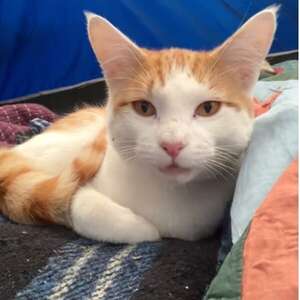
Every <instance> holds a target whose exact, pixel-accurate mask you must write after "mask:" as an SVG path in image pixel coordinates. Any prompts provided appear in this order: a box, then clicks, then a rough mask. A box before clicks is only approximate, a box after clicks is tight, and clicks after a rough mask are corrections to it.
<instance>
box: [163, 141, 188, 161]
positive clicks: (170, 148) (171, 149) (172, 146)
mask: <svg viewBox="0 0 300 300" xmlns="http://www.w3.org/2000/svg"><path fill="white" fill-rule="evenodd" d="M160 146H161V147H162V148H163V149H164V150H165V151H166V152H167V154H168V155H170V156H171V157H172V158H175V157H177V156H178V154H179V153H180V151H181V150H182V149H183V148H184V147H185V145H184V144H183V143H181V142H177V143H167V142H162V143H161V144H160Z"/></svg>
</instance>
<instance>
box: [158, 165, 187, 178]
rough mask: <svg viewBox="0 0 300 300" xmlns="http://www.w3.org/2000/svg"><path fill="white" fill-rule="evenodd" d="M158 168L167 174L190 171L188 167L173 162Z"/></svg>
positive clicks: (182, 173)
mask: <svg viewBox="0 0 300 300" xmlns="http://www.w3.org/2000/svg"><path fill="white" fill-rule="evenodd" d="M159 170H160V171H161V172H162V173H164V174H167V175H184V174H187V173H189V172H190V169H187V168H183V167H180V166H179V165H177V164H176V163H175V162H173V163H171V164H170V165H168V166H166V167H162V168H159Z"/></svg>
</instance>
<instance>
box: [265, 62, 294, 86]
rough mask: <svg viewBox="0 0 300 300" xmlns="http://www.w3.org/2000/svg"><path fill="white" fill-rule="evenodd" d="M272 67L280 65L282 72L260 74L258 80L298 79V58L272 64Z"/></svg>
mask: <svg viewBox="0 0 300 300" xmlns="http://www.w3.org/2000/svg"><path fill="white" fill-rule="evenodd" d="M272 67H282V68H283V69H284V72H283V73H282V74H278V75H270V74H262V75H261V77H260V80H264V81H275V80H276V81H279V80H290V79H298V60H287V61H284V62H281V63H278V64H276V65H272Z"/></svg>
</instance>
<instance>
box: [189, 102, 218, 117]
mask: <svg viewBox="0 0 300 300" xmlns="http://www.w3.org/2000/svg"><path fill="white" fill-rule="evenodd" d="M220 108H221V102H218V101H206V102H203V103H201V104H200V105H199V106H198V107H197V109H196V111H195V115H197V116H201V117H210V116H212V115H214V114H216V113H217V112H218V111H219V110H220Z"/></svg>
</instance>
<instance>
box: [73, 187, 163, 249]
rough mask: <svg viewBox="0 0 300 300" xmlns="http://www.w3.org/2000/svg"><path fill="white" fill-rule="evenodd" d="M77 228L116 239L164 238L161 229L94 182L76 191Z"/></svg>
mask: <svg viewBox="0 0 300 300" xmlns="http://www.w3.org/2000/svg"><path fill="white" fill-rule="evenodd" d="M71 218H72V224H73V229H74V230H75V231H76V232H77V233H79V234H81V235H83V236H85V237H88V238H91V239H95V240H98V241H110V242H115V243H138V242H142V241H156V240H159V239H160V235H159V232H158V230H157V229H156V228H155V227H154V226H153V225H152V224H151V223H149V222H148V221H146V220H145V219H144V218H143V217H140V216H138V215H136V214H135V213H133V212H132V211H131V210H130V209H128V208H125V207H123V206H121V205H119V204H117V203H115V202H113V201H112V200H111V199H109V198H108V197H106V196H105V195H103V194H101V193H99V192H98V191H96V190H95V189H94V188H92V187H91V186H85V187H82V188H80V189H79V190H78V192H77V193H76V194H75V195H74V198H73V200H72V205H71Z"/></svg>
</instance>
